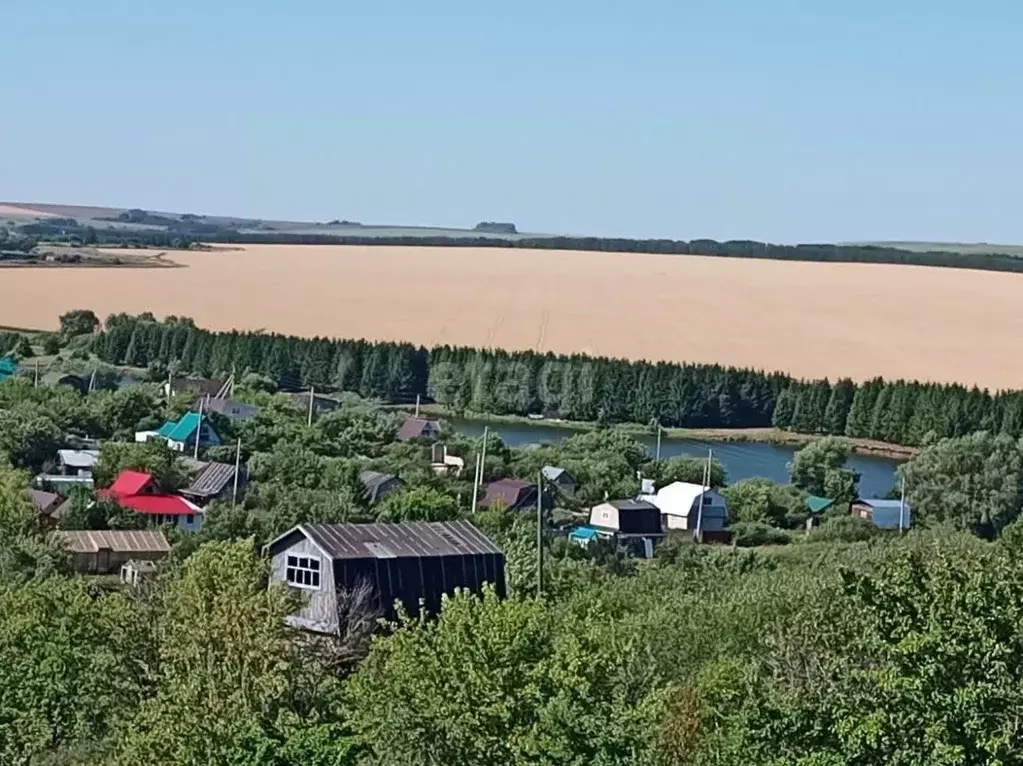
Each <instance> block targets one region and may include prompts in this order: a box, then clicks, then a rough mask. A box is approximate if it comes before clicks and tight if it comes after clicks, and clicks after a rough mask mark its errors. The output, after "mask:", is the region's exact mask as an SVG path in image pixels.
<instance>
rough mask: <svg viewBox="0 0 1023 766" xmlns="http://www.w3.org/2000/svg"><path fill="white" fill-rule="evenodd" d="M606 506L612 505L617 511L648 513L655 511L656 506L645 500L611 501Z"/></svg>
mask: <svg viewBox="0 0 1023 766" xmlns="http://www.w3.org/2000/svg"><path fill="white" fill-rule="evenodd" d="M608 505H613V506H614V507H615V508H617V509H618V510H619V511H649V510H654V511H656V510H657V506H656V505H654V504H653V503H648V502H647V501H646V500H631V499H627V500H611V501H609V502H608Z"/></svg>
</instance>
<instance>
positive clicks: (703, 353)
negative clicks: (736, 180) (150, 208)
mask: <svg viewBox="0 0 1023 766" xmlns="http://www.w3.org/2000/svg"><path fill="white" fill-rule="evenodd" d="M169 257H170V258H171V259H172V260H175V261H178V262H180V263H182V264H184V265H187V266H189V267H190V268H184V269H166V270H144V269H61V270H54V269H19V270H14V271H9V272H4V273H2V274H0V281H2V284H0V288H3V295H4V299H3V300H2V301H0V325H12V326H20V327H54V326H56V322H57V316H58V315H59V314H60V313H61V312H63V311H66V310H68V309H73V308H87V307H88V308H92V309H94V310H95V311H96V312H97V314H99V315H100V316H101V317H104V316H106V315H107V314H109V313H112V312H119V311H127V312H130V313H138V312H142V311H152V312H154V313H155V314H156V315H157V316H163V315H166V314H177V315H185V316H191V317H193V318H194V319H195V320H196V322H197V323H198V324H199V325H201V326H206V327H211V328H217V329H230V328H239V329H260V328H263V329H267V330H277V331H281V332H286V333H295V334H299V335H307V336H312V335H330V336H338V337H349V338H358V337H366V338H371V339H390V340H407V341H412V342H414V343H422V344H426V345H433V344H443V343H447V344H466V345H482V346H492V347H501V348H506V349H529V348H531V349H538V350H541V351H548V350H550V351H556V352H565V353H572V352H579V353H586V354H599V355H608V356H623V357H629V358H634V359H638V358H646V359H667V360H675V361H693V362H717V363H721V364H732V365H742V366H753V367H759V368H764V369H768V370H782V371H785V372H789V373H792V374H795V375H800V376H823V375H827V376H829V377H831V378H832V379H834V378H836V377H839V376H849V377H852V378H855V379H864V378H869V377H872V376H874V375H884V376H885V377H888V378H899V377H904V378H912V379H922V380H939V381H959V382H963V383H969V384H972V383H977V384H980V385H982V386H988V387H991V388H1023V354H1020V353H1019V351H1018V343H1017V341H1018V339H1020V338H1023V275H1017V274H1000V273H993V272H980V271H966V270H961V269H938V268H926V267H919V266H886V265H866V264H823V263H793V262H785V261H754V260H743V259H731V258H703V257H693V256H658V255H637V254H615V253H584V252H560V251H546V250H511V249H481V248H413V247H345V246H304V247H294V246H283V245H282V246H277V245H260V246H247V247H243V248H240V249H238V250H235V251H229V252H181V253H171V254H169Z"/></svg>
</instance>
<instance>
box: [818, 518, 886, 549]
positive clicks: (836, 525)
mask: <svg viewBox="0 0 1023 766" xmlns="http://www.w3.org/2000/svg"><path fill="white" fill-rule="evenodd" d="M880 533H881V530H879V529H878V528H877V527H875V526H874V525H873V524H872V523H871V522H869V521H867V520H866V519H857V518H856V517H855V516H839V517H836V518H831V519H825V520H824V523H823V524H821V526H820V527H818V528H817V529H815V530H813V531H812V532H811V533H810V536H811V537H812V538H813V539H814V540H817V541H827V542H840V543H857V542H860V541H862V540H869V539H871V538H872V537H877V535H879V534H880Z"/></svg>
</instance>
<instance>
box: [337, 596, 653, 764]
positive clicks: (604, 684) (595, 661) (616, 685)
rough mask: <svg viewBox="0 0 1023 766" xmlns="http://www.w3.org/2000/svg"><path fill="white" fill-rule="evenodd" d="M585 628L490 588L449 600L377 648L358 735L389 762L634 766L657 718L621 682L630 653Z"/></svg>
mask: <svg viewBox="0 0 1023 766" xmlns="http://www.w3.org/2000/svg"><path fill="white" fill-rule="evenodd" d="M577 624H578V628H577V629H576V630H571V629H570V628H569V629H563V630H559V627H560V626H559V624H558V619H557V617H556V616H555V615H554V613H552V612H551V611H550V610H548V609H547V608H545V607H544V606H543V605H542V604H540V603H537V602H532V601H525V600H509V601H500V600H498V599H497V598H496V596H494V594H493V593H488V594H487V595H485V596H484V598H483V599H482V600H480V599H478V598H477V597H475V596H472V595H469V594H464V593H463V594H460V595H457V596H455V597H453V598H446V599H445V602H444V606H443V609H442V611H441V614H440V616H439V617H438V619H436V620H433V621H428V622H416V621H407V622H405V623H404V624H403V625H401V626H400V627H399V628H398V629H397V630H396V631H395V633H393V634H392V635H390V636H387V637H385V638H381V639H378V640H377V641H376V642H374V645H373V647H372V649H371V651H370V654H369V656H368V657H367V658H366V660H364V661H363V663H362V664H361V665H360V666H359V668H358V670H357V671H356V673H355V675H354V676H353V677H352V679H351V681H350V682H349V685H348V688H347V692H346V699H347V706H346V710H347V713H348V717H349V720H350V722H351V725H352V728H353V729H354V731H355V733H356V735H357V737H358V739H359V741H360V742H361V743H362V744H363V745H364V746H365V747H366V748H367V749H368V750H369V751H370V752H371V753H372V755H373V756H374V758H375V761H376V762H377V763H382V764H399V763H424V762H428V763H438V764H439V763H459V764H467V765H470V766H471V765H472V764H479V765H480V766H482V765H483V764H494V763H506V764H526V763H537V762H541V763H565V764H568V763H592V764H612V763H637V760H636V755H637V753H638V752H639V751H641V750H642V749H643V746H644V745H643V738H642V734H641V732H642V731H643V726H642V724H638V723H637V722H638V721H644V720H646V719H645V716H647V715H649V713H650V712H651V711H650V710H649V709H647V708H645V706H643V704H642V703H643V701H644V700H643V697H642V696H641V695H639V694H637V693H636V691H635V690H634V689H633V688H630V684H629V682H628V681H627V680H626V679H624V678H623V676H624V675H625V670H624V669H625V668H629V667H630V666H631V662H630V659H631V657H630V654H631V651H632V647H629V646H627V645H617V646H613V647H612V646H607V645H603V646H602V645H601V644H600V643H599V636H597V635H594V634H593V633H591V632H590V628H591V625H590V621H586V620H580V621H577ZM470 636H471V637H470ZM437 689H445V690H446V692H445V693H444V694H437V693H436V690H437ZM637 703H638V705H637ZM426 754H428V755H426Z"/></svg>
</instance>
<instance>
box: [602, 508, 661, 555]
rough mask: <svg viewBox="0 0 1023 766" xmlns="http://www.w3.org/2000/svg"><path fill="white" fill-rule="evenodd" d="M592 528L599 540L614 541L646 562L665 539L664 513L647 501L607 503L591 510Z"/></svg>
mask: <svg viewBox="0 0 1023 766" xmlns="http://www.w3.org/2000/svg"><path fill="white" fill-rule="evenodd" d="M589 526H590V528H591V529H593V530H594V531H595V532H596V533H597V534H598V535H599V536H600V537H604V538H609V539H613V540H615V541H616V542H618V543H619V544H622V545H624V546H625V547H627V548H629V549H630V550H632V552H633V553H634V554H635V555H637V556H641V557H643V558H652V557H653V555H654V545H655V544H656V543H657V541H658V540H660V539H661V538H663V537H664V529H663V527H662V523H661V509H660V508H658V507H657V506H656V505H654V504H653V503H651V502H649V501H647V500H631V499H626V500H608V501H606V502H604V503H601V504H600V505H595V506H593V508H591V509H590V523H589Z"/></svg>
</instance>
